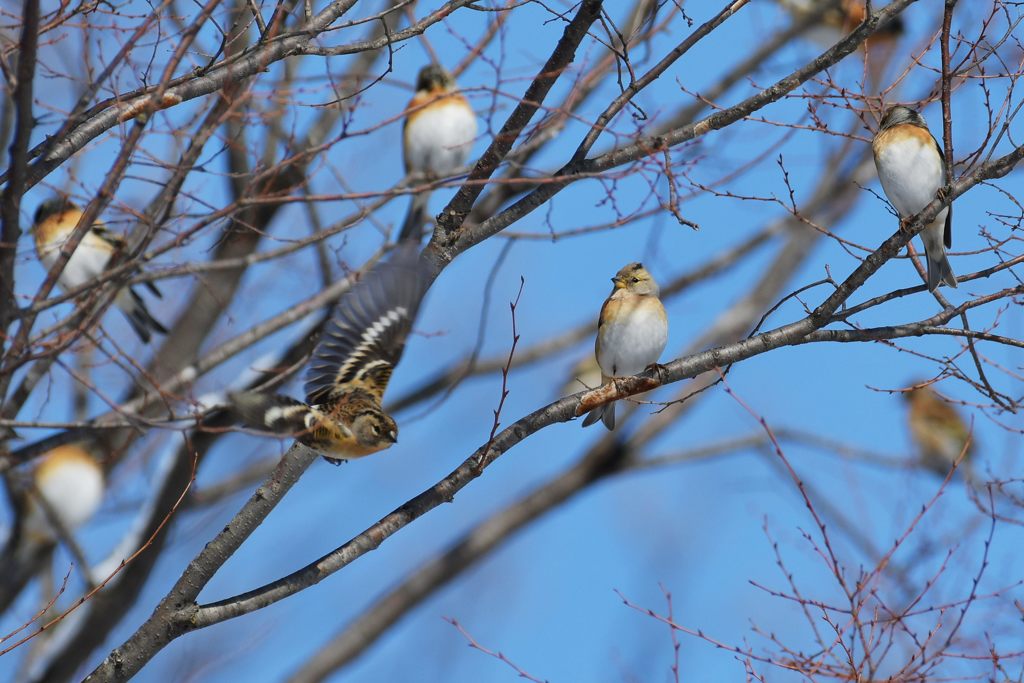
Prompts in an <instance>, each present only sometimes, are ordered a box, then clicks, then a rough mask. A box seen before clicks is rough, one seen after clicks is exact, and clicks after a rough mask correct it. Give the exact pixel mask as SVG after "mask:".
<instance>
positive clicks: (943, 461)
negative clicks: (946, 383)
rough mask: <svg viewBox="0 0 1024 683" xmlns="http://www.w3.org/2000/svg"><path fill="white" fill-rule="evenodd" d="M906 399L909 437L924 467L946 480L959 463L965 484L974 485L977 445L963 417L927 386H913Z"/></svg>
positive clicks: (905, 395)
mask: <svg viewBox="0 0 1024 683" xmlns="http://www.w3.org/2000/svg"><path fill="white" fill-rule="evenodd" d="M903 397H904V398H905V399H906V401H907V403H908V405H909V411H908V413H907V420H908V424H909V425H910V435H911V437H912V438H913V440H914V443H915V444H917V447H918V454H919V457H920V461H921V464H922V465H923V466H924V467H926V468H928V469H929V470H931V471H933V472H935V473H936V474H938V475H939V476H941V477H945V476H946V475H947V474H949V471H950V469H952V467H953V464H954V463H956V462H958V461H959V465H958V466H957V468H958V470H959V471H961V472H962V473H963V477H964V479H965V480H966V481H968V482H969V481H972V480H973V478H974V477H973V471H972V468H971V460H970V457H971V451H972V450H973V445H974V444H973V443H972V438H971V432H970V430H969V429H968V427H967V423H966V422H964V419H963V418H962V417H961V416H960V414H959V413H958V412H957V411H956V410H955V409H954V408H953V406H951V405H950V404H949V403H948V402H946V401H945V400H944V399H943V398H941V397H940V396H939V395H938V394H937V393H936V392H935V390H933V389H932V388H931V387H930V386H927V385H924V384H917V385H914V388H913V389H910V390H909V391H907V392H905V393H904V394H903ZM961 456H963V458H962V459H961Z"/></svg>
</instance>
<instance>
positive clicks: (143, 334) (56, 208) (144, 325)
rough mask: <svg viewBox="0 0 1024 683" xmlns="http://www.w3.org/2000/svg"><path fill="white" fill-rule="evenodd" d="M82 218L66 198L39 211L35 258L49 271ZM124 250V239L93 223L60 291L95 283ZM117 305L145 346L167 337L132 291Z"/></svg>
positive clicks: (124, 291) (34, 230) (70, 262)
mask: <svg viewBox="0 0 1024 683" xmlns="http://www.w3.org/2000/svg"><path fill="white" fill-rule="evenodd" d="M81 217H82V209H81V207H79V206H77V205H76V204H74V203H73V202H71V201H70V200H68V199H67V198H65V197H54V198H52V199H48V200H46V201H45V202H43V203H42V204H40V205H39V208H37V209H36V213H35V217H34V219H33V224H32V236H33V237H34V239H35V245H36V254H38V256H39V260H40V261H42V263H43V267H44V268H46V269H47V270H49V269H50V268H52V267H53V265H54V264H55V263H56V262H57V257H58V256H59V255H60V250H61V248H62V247H63V246H64V242H66V241H67V239H68V237H70V236H71V233H72V232H73V231H74V229H75V226H76V225H78V220H79V219H80V218H81ZM125 246H126V245H125V239H124V237H122V236H121V235H118V234H117V233H113V232H111V231H110V230H108V229H107V227H106V226H105V225H103V223H100V222H96V223H94V224H93V225H92V227H90V228H89V230H88V231H86V233H85V235H84V236H83V237H82V241H81V242H79V243H78V247H76V248H75V251H74V253H73V254H71V258H70V259H68V262H67V263H66V264H64V270H63V271H62V272H61V274H60V278H59V279H58V280H57V283H58V284H59V285H60V286H61V289H64V290H71V289H75V288H77V287H81V286H82V285H84V284H86V283H87V282H90V281H91V280H94V279H96V278H97V277H99V276H100V275H101V274H102V273H103V271H104V269H105V268H106V267H107V263H108V262H109V261H110V258H111V257H112V256H113V255H114V254H115V253H116V252H118V251H120V250H122V249H124V248H125ZM146 287H147V288H148V289H149V290H150V291H151V292H152V293H153V294H154V295H156V296H157V297H160V290H159V289H157V288H156V285H154V284H153V283H152V282H147V283H146ZM114 305H115V306H117V307H118V308H120V309H121V311H122V312H123V313H124V314H125V316H126V317H127V318H128V322H129V323H131V326H132V329H133V330H135V333H136V334H137V335H139V338H140V339H141V340H142V341H143V342H149V340H150V339H151V338H152V333H153V332H159V333H160V334H167V329H166V328H164V326H163V325H161V324H160V322H159V321H158V320H157V319H156V318H154V317H153V315H152V314H151V313H150V312H149V309H148V308H146V303H145V302H144V301H143V300H142V297H141V296H139V293H138V292H136V291H135V290H134V289H132V288H131V287H124V288H123V289H121V291H119V292H118V293H117V296H116V298H115V299H114Z"/></svg>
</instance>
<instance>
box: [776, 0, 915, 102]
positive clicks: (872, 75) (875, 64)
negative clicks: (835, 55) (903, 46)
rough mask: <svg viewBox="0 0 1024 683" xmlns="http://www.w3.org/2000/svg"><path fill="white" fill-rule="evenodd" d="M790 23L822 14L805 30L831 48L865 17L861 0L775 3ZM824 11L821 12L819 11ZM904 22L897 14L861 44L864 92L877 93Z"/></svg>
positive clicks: (788, 0) (808, 35) (812, 37)
mask: <svg viewBox="0 0 1024 683" xmlns="http://www.w3.org/2000/svg"><path fill="white" fill-rule="evenodd" d="M778 2H779V4H780V5H782V7H783V8H785V9H786V10H787V11H788V12H789V13H790V15H792V17H793V20H794V21H796V22H800V21H804V20H806V19H807V18H808V17H810V16H811V15H812V14H814V13H816V12H818V11H821V12H822V14H821V15H820V18H819V19H818V20H817V22H816V23H815V24H814V25H813V26H812V28H810V29H809V30H808V31H807V37H808V38H810V39H811V40H813V41H814V42H815V43H817V44H818V45H820V46H822V47H831V46H832V45H835V44H836V43H837V42H839V41H840V40H841V39H842V38H843V37H844V36H846V35H847V34H849V33H850V32H851V31H853V30H854V29H855V28H857V27H858V26H859V25H860V24H862V23H863V22H864V19H865V18H867V5H866V3H865V1H864V0H778ZM822 8H824V9H822ZM903 33H904V25H903V19H902V17H900V16H899V15H897V16H896V17H894V18H893V19H891V20H890V21H888V22H886V23H884V24H880V25H879V26H878V27H877V28H876V29H875V32H874V33H873V34H872V35H870V36H868V38H867V39H866V40H865V41H864V45H863V54H864V56H865V60H866V76H867V83H866V84H865V92H866V93H867V94H878V93H879V84H881V83H882V82H883V76H884V75H885V68H886V66H888V64H889V62H890V61H891V60H892V57H893V55H895V53H896V47H897V43H898V42H899V39H900V38H901V37H902V36H903Z"/></svg>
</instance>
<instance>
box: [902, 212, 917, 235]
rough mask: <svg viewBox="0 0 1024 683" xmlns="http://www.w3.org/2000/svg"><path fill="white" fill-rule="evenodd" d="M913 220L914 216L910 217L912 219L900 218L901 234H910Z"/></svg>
mask: <svg viewBox="0 0 1024 683" xmlns="http://www.w3.org/2000/svg"><path fill="white" fill-rule="evenodd" d="M912 218H913V216H910V217H904V216H900V232H909V231H910V224H911V223H913V222H914V221H913V220H912Z"/></svg>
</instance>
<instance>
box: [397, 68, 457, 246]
mask: <svg viewBox="0 0 1024 683" xmlns="http://www.w3.org/2000/svg"><path fill="white" fill-rule="evenodd" d="M474 138H476V114H475V113H474V112H473V109H472V107H470V106H469V102H468V101H467V100H466V98H465V96H464V95H462V93H459V92H456V91H455V80H454V79H453V78H452V76H451V74H449V73H448V72H447V71H445V69H444V67H442V66H440V65H438V64H430V65H428V66H425V67H423V68H422V69H420V73H419V76H418V77H417V79H416V94H415V95H414V96H413V98H412V100H410V101H409V106H408V107H406V115H405V125H404V127H403V129H402V152H403V157H404V160H405V172H406V174H409V173H421V174H423V175H424V176H426V178H428V179H435V178H443V177H444V176H446V175H448V174H450V173H452V172H454V171H456V170H458V169H460V168H462V167H463V166H464V165H465V163H466V159H467V158H468V157H469V152H470V150H471V149H472V147H473V139H474ZM429 200H430V192H429V191H426V190H425V191H423V192H419V193H417V194H415V195H413V197H412V202H411V203H410V204H409V213H408V214H406V217H405V222H404V223H403V224H402V230H401V232H400V233H399V238H398V239H399V241H402V240H406V239H414V240H419V238H420V231H421V230H422V228H423V224H424V223H425V222H426V221H427V216H426V211H427V202H428V201H429Z"/></svg>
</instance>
